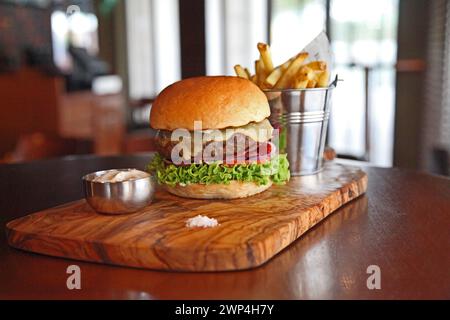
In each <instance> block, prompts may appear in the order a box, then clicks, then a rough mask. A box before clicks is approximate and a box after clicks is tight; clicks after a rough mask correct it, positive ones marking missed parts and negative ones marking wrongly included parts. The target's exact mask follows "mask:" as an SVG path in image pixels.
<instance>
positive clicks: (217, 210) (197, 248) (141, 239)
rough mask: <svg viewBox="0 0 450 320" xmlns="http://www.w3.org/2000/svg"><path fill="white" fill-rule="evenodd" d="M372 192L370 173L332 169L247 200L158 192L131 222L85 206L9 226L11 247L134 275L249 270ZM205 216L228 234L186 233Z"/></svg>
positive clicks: (37, 215)
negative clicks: (133, 270)
mask: <svg viewBox="0 0 450 320" xmlns="http://www.w3.org/2000/svg"><path fill="white" fill-rule="evenodd" d="M366 189H367V176H366V174H365V173H364V172H363V171H361V170H360V169H358V168H354V167H348V166H342V165H338V164H333V163H328V164H327V165H326V167H325V169H324V171H323V172H321V173H319V174H318V175H314V176H306V177H296V178H293V179H292V180H291V181H290V182H289V183H288V184H287V185H284V186H273V187H272V188H270V189H269V190H267V191H266V192H264V193H262V194H259V195H256V196H254V197H250V198H246V199H240V200H228V201H213V200H190V199H183V198H178V197H176V196H172V195H170V194H168V193H165V192H164V191H157V192H156V197H155V201H154V203H153V204H152V205H150V206H148V207H147V208H145V209H144V210H142V211H140V212H138V213H134V214H131V215H124V216H105V215H100V214H97V213H95V212H94V211H93V210H92V209H91V208H90V207H89V205H88V204H87V203H86V202H85V201H84V200H80V201H76V202H73V203H69V204H66V205H63V206H60V207H56V208H52V209H48V210H44V211H41V212H38V213H35V214H32V215H29V216H26V217H24V218H20V219H17V220H14V221H12V222H10V223H8V225H7V234H8V242H9V244H10V245H11V246H13V247H15V248H18V249H22V250H26V251H32V252H36V253H42V254H46V255H51V256H57V257H65V258H72V259H77V260H84V261H91V262H100V263H107V264H114V265H123V266H130V267H139V268H150V269H160V270H178V271H223V270H239V269H248V268H253V267H257V266H260V265H262V264H264V263H265V262H267V261H268V260H270V259H271V258H273V257H274V256H275V255H276V254H277V253H279V252H280V251H281V250H283V249H284V248H286V247H287V246H288V245H289V244H291V243H292V242H293V241H295V240H296V239H298V238H299V237H300V236H301V235H302V234H303V233H305V232H306V231H307V230H309V229H310V228H312V227H313V226H314V225H316V224H317V223H318V222H320V221H321V220H323V219H324V218H326V217H327V216H328V215H329V214H331V213H332V212H334V211H335V210H336V209H338V208H339V207H341V206H342V205H344V204H345V203H347V202H349V201H351V200H352V199H355V198H356V197H358V196H360V195H361V194H363V193H364V192H365V191H366ZM197 215H207V216H209V217H211V218H216V219H217V220H218V221H219V223H220V226H218V227H216V228H212V229H189V228H186V227H185V223H186V220H187V219H188V218H191V217H195V216H197Z"/></svg>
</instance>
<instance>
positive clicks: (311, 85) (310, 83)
mask: <svg viewBox="0 0 450 320" xmlns="http://www.w3.org/2000/svg"><path fill="white" fill-rule="evenodd" d="M316 84H317V81H316V80H308V84H307V85H306V88H308V89H310V88H315V87H316Z"/></svg>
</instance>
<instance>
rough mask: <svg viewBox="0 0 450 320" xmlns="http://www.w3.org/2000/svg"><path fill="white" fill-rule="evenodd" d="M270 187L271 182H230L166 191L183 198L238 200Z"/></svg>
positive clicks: (168, 188) (168, 189)
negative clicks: (260, 183) (264, 183)
mask: <svg viewBox="0 0 450 320" xmlns="http://www.w3.org/2000/svg"><path fill="white" fill-rule="evenodd" d="M271 186H272V181H270V182H269V183H268V184H266V185H257V184H256V183H253V182H240V181H231V183H230V184H209V185H205V184H190V185H187V186H185V187H182V186H180V185H176V186H175V187H170V186H166V190H167V191H168V192H170V193H171V194H174V195H176V196H179V197H183V198H193V199H239V198H246V197H250V196H253V195H255V194H258V193H261V192H264V191H266V190H267V189H269V188H270V187H271Z"/></svg>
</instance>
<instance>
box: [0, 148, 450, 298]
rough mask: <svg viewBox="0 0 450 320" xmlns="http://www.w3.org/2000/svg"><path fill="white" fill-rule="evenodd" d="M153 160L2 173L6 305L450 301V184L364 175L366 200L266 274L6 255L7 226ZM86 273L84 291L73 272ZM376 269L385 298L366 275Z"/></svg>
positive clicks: (421, 177)
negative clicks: (94, 181)
mask: <svg viewBox="0 0 450 320" xmlns="http://www.w3.org/2000/svg"><path fill="white" fill-rule="evenodd" d="M149 157H150V155H139V156H127V157H109V158H98V157H90V156H88V157H77V158H65V159H55V160H49V161H40V162H34V163H26V164H17V165H2V166H0V194H1V198H0V225H1V228H2V229H3V232H1V233H0V234H1V235H0V299H17V298H27V299H384V298H388V299H405V298H406V299H409V298H414V299H421V298H426V299H428V298H435V299H436V298H437V299H450V254H449V252H450V179H447V178H442V177H436V176H431V175H427V174H423V173H417V172H413V171H406V170H400V169H380V168H369V167H365V168H364V170H365V171H366V172H367V173H368V176H369V188H368V192H367V194H366V195H365V196H363V197H360V198H359V199H356V200H355V201H353V202H352V203H350V204H348V205H346V206H345V207H343V208H341V209H340V210H338V211H336V213H334V214H333V215H331V216H330V217H329V218H328V219H326V220H325V221H323V222H322V223H320V224H319V225H317V226H316V227H315V228H313V229H312V230H310V231H309V232H308V233H306V234H305V235H304V236H303V237H301V238H300V239H299V240H297V241H296V242H294V243H293V244H292V245H291V246H289V247H288V248H287V249H286V250H284V251H283V252H281V253H280V254H279V255H278V256H276V257H275V258H274V259H273V260H271V261H270V262H269V263H267V264H266V265H264V266H262V267H260V268H258V269H254V270H248V271H239V272H221V273H171V272H158V271H150V270H139V269H131V268H122V267H113V266H107V265H100V264H93V263H85V262H78V261H75V262H74V261H70V260H66V259H59V258H52V257H46V256H41V255H37V254H32V253H26V252H21V251H18V250H15V249H12V248H10V247H8V245H7V243H6V237H5V232H4V228H5V224H6V222H8V221H10V220H12V219H14V218H17V217H21V216H24V215H27V214H29V213H32V212H35V211H38V210H41V209H45V208H49V207H52V206H56V205H60V204H63V203H65V202H69V201H72V200H76V199H79V198H81V197H82V190H81V183H80V182H81V181H80V178H81V176H83V175H84V174H86V173H89V172H92V171H96V170H101V169H111V168H122V167H137V168H144V167H145V164H146V163H147V162H148V159H149ZM72 264H76V265H78V266H80V268H81V286H82V288H81V290H73V291H70V290H68V289H67V286H66V280H67V277H68V274H67V273H66V269H67V267H68V266H69V265H72ZM371 265H376V266H379V268H380V271H381V290H369V289H368V288H367V279H368V277H369V276H370V275H369V274H368V273H367V268H368V267H369V266H371Z"/></svg>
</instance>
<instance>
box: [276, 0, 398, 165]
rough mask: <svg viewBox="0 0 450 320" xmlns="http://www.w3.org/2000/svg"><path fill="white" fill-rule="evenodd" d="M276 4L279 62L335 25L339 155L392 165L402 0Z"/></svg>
mask: <svg viewBox="0 0 450 320" xmlns="http://www.w3.org/2000/svg"><path fill="white" fill-rule="evenodd" d="M327 6H328V8H329V10H327ZM272 8H273V12H272V21H271V36H272V51H273V55H274V60H276V62H281V61H284V60H286V58H288V57H290V56H292V55H294V54H295V53H297V52H298V51H300V50H301V49H302V48H303V47H304V46H305V45H306V44H307V43H308V42H309V41H310V40H312V39H313V38H314V37H315V36H316V35H317V34H318V33H319V32H320V31H322V30H324V29H325V26H326V25H328V26H329V27H330V30H328V34H329V36H330V40H331V46H332V49H333V52H334V55H335V72H336V73H337V74H339V77H340V78H341V79H344V81H343V82H340V83H339V85H338V88H337V90H335V92H334V97H333V109H332V114H331V120H330V130H329V133H330V135H329V142H330V145H331V146H332V147H333V148H335V149H336V151H337V152H338V154H339V155H346V156H349V157H353V158H357V159H364V160H368V161H370V162H371V163H373V164H375V165H380V166H391V165H392V162H393V140H394V130H393V129H394V111H395V73H396V71H395V63H396V57H397V17H398V0H366V1H360V0H273V4H272ZM327 11H328V12H329V16H327ZM366 109H367V110H368V121H367V124H368V126H367V129H368V132H367V135H366ZM366 136H367V139H366Z"/></svg>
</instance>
